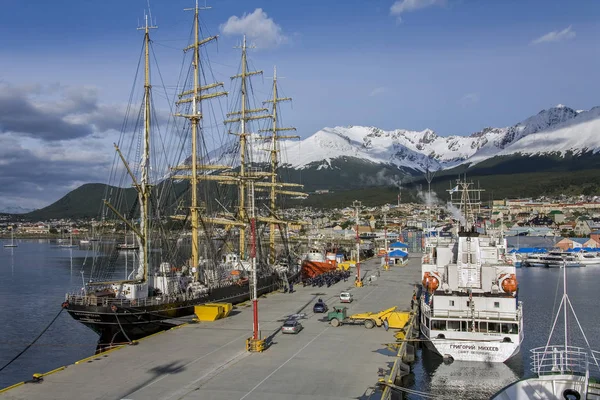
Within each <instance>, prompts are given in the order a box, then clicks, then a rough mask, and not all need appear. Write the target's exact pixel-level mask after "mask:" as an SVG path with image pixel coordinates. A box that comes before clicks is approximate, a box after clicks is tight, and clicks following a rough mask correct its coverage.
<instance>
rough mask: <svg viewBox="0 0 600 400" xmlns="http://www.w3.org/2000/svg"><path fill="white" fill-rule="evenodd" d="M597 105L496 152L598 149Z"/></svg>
mask: <svg viewBox="0 0 600 400" xmlns="http://www.w3.org/2000/svg"><path fill="white" fill-rule="evenodd" d="M599 133H600V107H594V108H592V109H591V110H589V111H584V112H581V113H579V114H577V116H576V117H575V118H572V119H570V120H568V121H564V122H562V123H559V124H556V125H555V126H553V127H552V128H551V129H546V130H543V131H540V132H537V133H534V134H530V135H527V136H526V137H524V138H522V139H521V140H519V141H517V142H515V143H513V144H512V145H510V146H509V147H507V148H505V149H504V150H502V151H500V152H499V153H498V154H497V155H510V154H516V153H521V154H529V155H536V154H538V155H539V154H546V153H560V154H562V155H563V156H564V155H565V154H566V153H567V152H573V153H574V154H580V153H582V152H586V151H591V152H593V153H598V152H599V151H600V134H599Z"/></svg>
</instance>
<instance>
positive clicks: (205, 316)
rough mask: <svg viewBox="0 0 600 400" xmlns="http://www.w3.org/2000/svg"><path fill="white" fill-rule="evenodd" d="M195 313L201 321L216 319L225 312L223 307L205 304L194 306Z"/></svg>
mask: <svg viewBox="0 0 600 400" xmlns="http://www.w3.org/2000/svg"><path fill="white" fill-rule="evenodd" d="M194 314H196V317H198V320H199V321H216V320H217V319H219V318H221V316H222V315H223V314H224V310H223V307H221V306H214V305H208V304H203V305H201V306H194Z"/></svg>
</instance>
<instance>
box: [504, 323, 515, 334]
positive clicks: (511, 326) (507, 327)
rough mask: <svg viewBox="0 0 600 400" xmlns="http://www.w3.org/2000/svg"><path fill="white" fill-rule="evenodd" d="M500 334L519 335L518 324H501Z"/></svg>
mask: <svg viewBox="0 0 600 400" xmlns="http://www.w3.org/2000/svg"><path fill="white" fill-rule="evenodd" d="M501 329H502V333H512V334H515V335H516V334H517V333H519V325H518V324H502V327H501Z"/></svg>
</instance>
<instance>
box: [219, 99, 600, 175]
mask: <svg viewBox="0 0 600 400" xmlns="http://www.w3.org/2000/svg"><path fill="white" fill-rule="evenodd" d="M597 132H598V133H600V107H596V108H593V109H591V110H589V111H581V110H579V111H576V110H574V109H572V108H569V107H566V106H564V105H558V106H556V107H552V108H549V109H547V110H542V111H540V112H539V113H538V114H536V115H534V116H531V117H529V118H527V119H525V120H523V121H521V122H519V123H517V124H515V125H513V126H510V127H504V128H493V127H489V128H485V129H483V130H482V131H480V132H475V133H473V134H471V135H468V136H438V135H437V134H436V133H435V132H434V131H433V130H431V129H425V130H423V131H420V132H418V131H409V130H405V129H396V130H392V131H385V130H382V129H379V128H376V127H365V126H346V127H339V126H338V127H334V128H323V129H321V130H319V131H318V132H316V133H314V134H313V135H311V136H309V137H307V138H306V139H304V140H297V141H292V140H286V141H281V142H280V143H279V146H280V150H281V156H282V157H281V164H282V165H284V166H286V167H288V168H291V169H295V170H303V169H308V168H310V169H315V170H322V169H333V168H339V166H338V167H334V166H333V165H332V162H333V161H335V160H342V159H343V160H348V159H353V158H354V159H358V160H361V161H362V162H367V163H369V164H371V165H378V164H384V165H386V166H387V167H393V168H396V169H402V170H404V171H405V172H408V173H410V172H411V171H412V172H418V171H421V172H422V171H425V170H426V169H427V168H429V169H430V170H439V169H448V168H452V167H455V166H457V165H461V164H470V165H474V164H477V163H480V162H482V161H484V160H487V159H489V158H492V157H495V156H499V155H502V156H505V155H510V154H516V153H520V154H524V155H526V154H531V155H533V154H546V153H553V154H556V153H565V152H566V151H571V152H574V153H576V154H577V153H578V152H582V151H592V152H596V151H598V150H600V134H598V133H597ZM248 142H249V143H250V149H249V153H250V154H251V156H250V157H251V159H252V160H253V161H255V162H259V163H260V162H267V161H268V157H269V152H268V151H265V150H268V149H269V147H270V142H268V141H266V140H265V139H264V138H262V137H261V136H260V135H256V134H254V135H251V136H250V137H249V139H248ZM237 152H238V146H237V145H236V144H235V143H233V144H230V145H228V146H226V147H224V148H221V149H219V150H217V151H215V152H213V153H212V155H211V158H212V161H213V162H214V161H215V155H217V154H219V159H220V160H219V161H220V162H223V161H225V159H226V160H227V161H229V162H230V163H231V162H233V163H234V164H235V163H236V162H237V160H238V156H237Z"/></svg>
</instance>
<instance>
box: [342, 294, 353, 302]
mask: <svg viewBox="0 0 600 400" xmlns="http://www.w3.org/2000/svg"><path fill="white" fill-rule="evenodd" d="M352 300H353V299H352V293H350V292H342V293H340V302H341V303H352Z"/></svg>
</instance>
